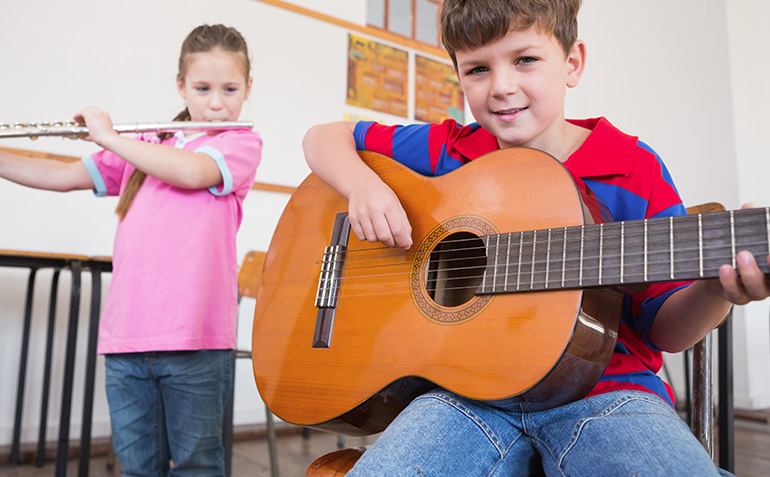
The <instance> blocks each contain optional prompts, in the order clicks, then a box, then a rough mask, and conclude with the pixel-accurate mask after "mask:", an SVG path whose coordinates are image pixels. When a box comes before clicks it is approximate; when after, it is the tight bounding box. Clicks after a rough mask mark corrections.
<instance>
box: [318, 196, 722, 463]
mask: <svg viewBox="0 0 770 477" xmlns="http://www.w3.org/2000/svg"><path fill="white" fill-rule="evenodd" d="M723 210H725V208H724V207H723V206H722V205H721V204H718V203H713V202H711V203H706V204H702V205H697V206H694V207H689V208H688V209H687V213H688V214H703V213H709V212H719V211H723ZM692 352H693V371H694V372H693V379H692V398H691V400H690V399H689V392H688V400H689V401H690V402H688V406H689V408H690V409H689V413H688V414H689V415H691V416H692V418H691V421H692V422H690V423H689V424H690V429H691V430H692V432H693V434H695V436H696V437H697V438H698V440H699V441H700V443H701V444H702V445H703V447H704V448H705V449H706V451H707V452H708V453H709V455H710V456H711V457H712V458H713V457H714V452H713V436H712V434H713V420H712V416H713V390H712V388H713V379H712V374H713V373H712V365H711V363H712V358H711V356H712V349H711V334H710V333H709V334H708V335H706V336H705V337H704V338H703V339H702V340H701V341H699V342H698V343H696V344H695V346H693V348H692ZM685 359H686V357H685ZM686 374H687V373H686ZM688 388H689V382H688ZM730 438H731V436H730ZM365 450H366V448H364V447H356V448H348V449H341V450H337V451H334V452H330V453H328V454H325V455H323V456H321V457H319V458H318V459H316V460H315V461H313V462H312V463H311V464H310V466H309V467H308V468H307V470H306V472H305V477H342V476H344V475H345V474H347V472H348V471H349V470H350V469H352V468H353V466H354V465H355V463H356V462H357V461H358V459H359V458H360V457H361V456H362V455H363V453H364V451H365Z"/></svg>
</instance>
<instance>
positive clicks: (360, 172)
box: [302, 122, 412, 249]
mask: <svg viewBox="0 0 770 477" xmlns="http://www.w3.org/2000/svg"><path fill="white" fill-rule="evenodd" d="M354 128H355V123H353V122H336V123H329V124H321V125H317V126H313V127H312V128H310V129H309V130H308V132H307V134H306V135H305V138H304V139H303V141H302V147H303V150H304V152H305V159H306V160H307V163H308V166H310V169H311V170H312V171H313V172H314V173H315V174H316V175H317V176H318V177H319V178H321V179H322V180H323V181H324V182H326V183H327V184H329V185H330V186H331V187H332V188H333V189H334V190H336V191H337V192H339V193H340V194H341V195H342V196H343V197H345V198H346V199H348V218H349V220H350V226H351V228H352V229H353V232H354V233H355V234H356V237H358V238H359V240H367V241H369V242H382V243H384V244H385V245H387V246H389V247H393V246H398V247H401V248H404V249H407V248H409V247H410V246H411V245H412V236H411V235H412V226H411V225H410V224H409V220H408V218H407V217H406V212H405V211H404V209H403V207H402V206H401V202H400V201H399V200H398V197H396V194H395V193H394V192H393V190H391V188H390V187H388V186H387V185H386V184H385V183H384V182H383V181H382V180H381V179H380V178H379V177H378V176H377V174H375V173H374V171H372V170H371V169H370V168H369V167H367V166H366V164H365V163H364V162H363V161H362V160H361V158H360V157H359V155H358V152H357V151H356V144H355V139H354V136H353V131H354Z"/></svg>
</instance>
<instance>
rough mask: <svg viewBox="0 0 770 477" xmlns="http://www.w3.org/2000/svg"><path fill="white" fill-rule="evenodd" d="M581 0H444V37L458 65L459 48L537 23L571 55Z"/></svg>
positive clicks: (475, 45)
mask: <svg viewBox="0 0 770 477" xmlns="http://www.w3.org/2000/svg"><path fill="white" fill-rule="evenodd" d="M580 4H581V0H444V2H443V4H442V5H441V40H442V42H443V43H444V48H446V50H447V52H448V53H449V57H450V58H452V62H454V64H455V68H456V67H457V58H456V56H455V52H456V51H457V50H466V49H473V48H479V47H481V46H484V45H486V44H488V43H490V42H492V41H495V40H498V39H500V38H502V37H504V36H505V35H506V34H507V33H508V31H509V30H510V29H512V28H515V29H517V30H525V29H527V28H529V27H531V26H532V25H536V26H537V28H539V29H540V31H542V32H544V33H546V34H548V35H553V36H554V37H555V38H556V40H557V41H558V42H559V44H560V45H561V47H562V49H563V50H564V54H565V55H569V52H570V49H571V48H572V45H573V44H574V43H575V40H577V14H578V10H580Z"/></svg>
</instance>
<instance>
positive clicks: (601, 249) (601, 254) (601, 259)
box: [599, 223, 604, 285]
mask: <svg viewBox="0 0 770 477" xmlns="http://www.w3.org/2000/svg"><path fill="white" fill-rule="evenodd" d="M603 263H604V224H603V223H601V224H599V285H601V284H602V264H603Z"/></svg>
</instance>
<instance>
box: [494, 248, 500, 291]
mask: <svg viewBox="0 0 770 477" xmlns="http://www.w3.org/2000/svg"><path fill="white" fill-rule="evenodd" d="M499 259H500V236H499V235H495V267H494V273H493V274H492V290H497V267H498V263H500V260H499Z"/></svg>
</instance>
